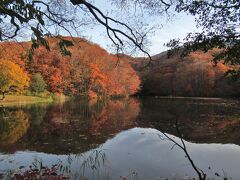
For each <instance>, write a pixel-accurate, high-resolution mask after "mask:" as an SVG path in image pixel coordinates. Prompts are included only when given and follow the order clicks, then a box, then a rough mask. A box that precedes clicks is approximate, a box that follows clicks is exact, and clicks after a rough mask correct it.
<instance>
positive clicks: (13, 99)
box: [0, 95, 53, 106]
mask: <svg viewBox="0 0 240 180" xmlns="http://www.w3.org/2000/svg"><path fill="white" fill-rule="evenodd" d="M52 101H53V98H52V97H44V98H43V97H37V96H23V95H19V96H18V95H7V96H6V98H5V99H4V100H1V101H0V106H1V105H3V106H6V105H7V106H8V105H19V104H32V103H43V102H52Z"/></svg>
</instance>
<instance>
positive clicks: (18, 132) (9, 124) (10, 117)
mask: <svg viewBox="0 0 240 180" xmlns="http://www.w3.org/2000/svg"><path fill="white" fill-rule="evenodd" d="M28 127H29V121H28V115H27V114H26V113H25V112H24V111H22V110H18V109H6V108H1V112H0V145H8V144H13V143H16V142H17V141H18V140H19V139H20V138H21V137H22V136H23V135H24V134H25V133H26V131H27V129H28Z"/></svg>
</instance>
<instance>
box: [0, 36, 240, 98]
mask: <svg viewBox="0 0 240 180" xmlns="http://www.w3.org/2000/svg"><path fill="white" fill-rule="evenodd" d="M61 39H64V40H66V41H71V42H72V43H73V46H69V47H68V48H67V50H69V52H71V53H70V54H69V55H66V54H63V50H62V49H61V46H59V44H60V43H61V42H62V41H61ZM47 40H48V43H49V47H50V50H47V49H46V47H44V46H40V47H38V48H36V49H35V50H34V52H33V56H32V58H29V50H30V49H31V45H32V42H21V43H15V42H5V43H1V44H0V49H1V51H0V59H1V61H0V69H1V72H0V74H1V78H0V84H1V88H0V92H1V93H2V94H4V93H8V92H11V93H12V92H14V93H18V94H19V93H25V94H27V93H31V95H39V94H41V93H45V94H46V92H47V93H55V94H64V95H68V96H85V97H91V98H97V97H106V96H108V97H109V96H129V95H134V94H136V93H138V94H140V95H154V96H198V97H226V96H238V95H239V86H240V83H239V81H236V80H234V79H232V78H231V77H230V76H227V72H228V71H229V70H231V69H234V66H230V65H226V64H224V63H223V62H221V61H220V62H218V63H217V64H214V63H213V62H212V59H213V56H214V54H216V53H218V52H219V50H217V49H214V50H211V51H209V52H207V53H203V52H201V51H196V52H193V53H191V54H190V55H188V56H187V57H184V58H181V57H180V55H177V54H175V55H173V56H170V57H168V56H167V53H166V52H163V53H161V54H158V55H155V56H153V57H152V59H153V61H152V62H151V64H150V65H148V66H147V67H145V68H143V69H142V67H144V66H145V64H146V63H148V60H146V59H145V58H132V57H130V56H125V55H121V56H120V57H118V56H116V55H113V54H109V53H108V52H107V51H106V50H104V49H102V48H101V47H100V46H98V45H96V44H93V43H91V42H89V41H87V40H85V39H81V38H70V37H62V38H60V39H59V38H48V39H47ZM65 51H66V49H65ZM4 77H5V78H4Z"/></svg>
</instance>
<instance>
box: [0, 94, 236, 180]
mask: <svg viewBox="0 0 240 180" xmlns="http://www.w3.org/2000/svg"><path fill="white" fill-rule="evenodd" d="M239 105H240V102H239V101H236V100H225V99H167V98H144V99H126V100H114V101H108V102H95V101H90V102H84V101H75V102H65V103H54V104H36V105H26V106H14V107H1V108H0V179H1V178H4V177H5V178H6V175H9V174H13V173H14V172H15V173H16V172H19V173H20V172H25V171H27V170H28V169H29V166H34V167H35V166H39V165H43V166H47V167H49V168H51V167H53V166H54V165H57V167H59V168H58V172H59V173H63V174H64V175H66V176H67V177H69V178H70V179H120V178H122V179H124V178H126V179H166V178H168V179H181V178H193V177H195V178H198V175H197V173H196V171H195V170H194V168H193V165H192V164H191V163H190V161H189V158H187V154H186V152H184V150H183V149H181V147H179V146H178V145H180V146H182V147H184V145H185V146H186V148H185V150H186V151H187V153H188V155H189V157H190V159H191V160H192V161H193V163H194V165H195V166H196V167H197V168H198V169H201V170H202V171H203V172H204V173H206V174H207V177H208V178H213V179H223V178H224V177H227V178H232V179H240V133H239V132H240V106H239ZM181 140H182V141H181ZM183 143H184V144H183ZM177 144H178V145H177Z"/></svg>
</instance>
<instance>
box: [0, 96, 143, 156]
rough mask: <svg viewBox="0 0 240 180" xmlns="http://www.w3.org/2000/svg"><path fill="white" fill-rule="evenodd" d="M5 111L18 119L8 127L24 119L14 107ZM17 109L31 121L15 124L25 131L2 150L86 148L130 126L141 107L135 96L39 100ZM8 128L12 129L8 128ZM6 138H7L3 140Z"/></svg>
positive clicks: (43, 150)
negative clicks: (103, 99) (56, 101)
mask: <svg viewBox="0 0 240 180" xmlns="http://www.w3.org/2000/svg"><path fill="white" fill-rule="evenodd" d="M6 111H9V112H10V113H12V115H13V117H14V118H15V119H17V121H8V123H9V124H10V125H11V127H12V126H15V125H14V124H13V123H16V122H18V121H19V122H23V120H21V117H19V116H18V115H17V114H16V113H15V111H14V112H13V110H11V109H6ZM19 111H20V112H21V114H22V116H23V115H25V116H27V117H28V118H29V122H30V124H31V125H30V127H29V129H28V130H27V128H28V126H26V127H24V128H23V127H21V128H18V129H21V130H24V131H25V133H24V135H23V133H22V134H21V135H22V136H23V137H22V138H21V140H20V141H17V142H14V144H8V146H4V147H2V148H1V150H2V151H3V150H4V151H6V152H8V151H9V150H12V149H16V150H24V149H28V150H33V151H40V152H49V153H54V154H61V153H80V152H85V151H87V150H89V149H91V148H95V147H97V146H99V145H100V144H102V143H104V142H105V141H106V140H107V139H108V138H110V137H113V136H114V135H115V134H117V133H118V132H120V131H122V130H124V129H129V128H131V127H133V126H134V122H135V120H136V118H137V116H138V114H139V111H140V108H139V102H138V101H137V100H136V99H125V100H121V101H119V100H116V101H108V102H96V103H94V104H93V103H91V104H89V103H87V102H81V103H78V102H70V101H69V102H66V103H62V104H51V105H46V104H40V105H33V106H24V107H20V108H19ZM2 116H3V118H2V119H4V118H5V117H8V115H6V114H2ZM4 122H5V121H4ZM27 122H28V121H27ZM3 125H4V124H1V127H2V126H3ZM26 130H27V131H26ZM1 132H2V133H4V131H1ZM8 132H11V133H13V132H14V131H13V130H12V129H11V130H9V131H8ZM1 137H2V136H1ZM2 138H3V137H2ZM6 140H8V138H5V140H3V142H4V141H6ZM5 145H6V143H5Z"/></svg>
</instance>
